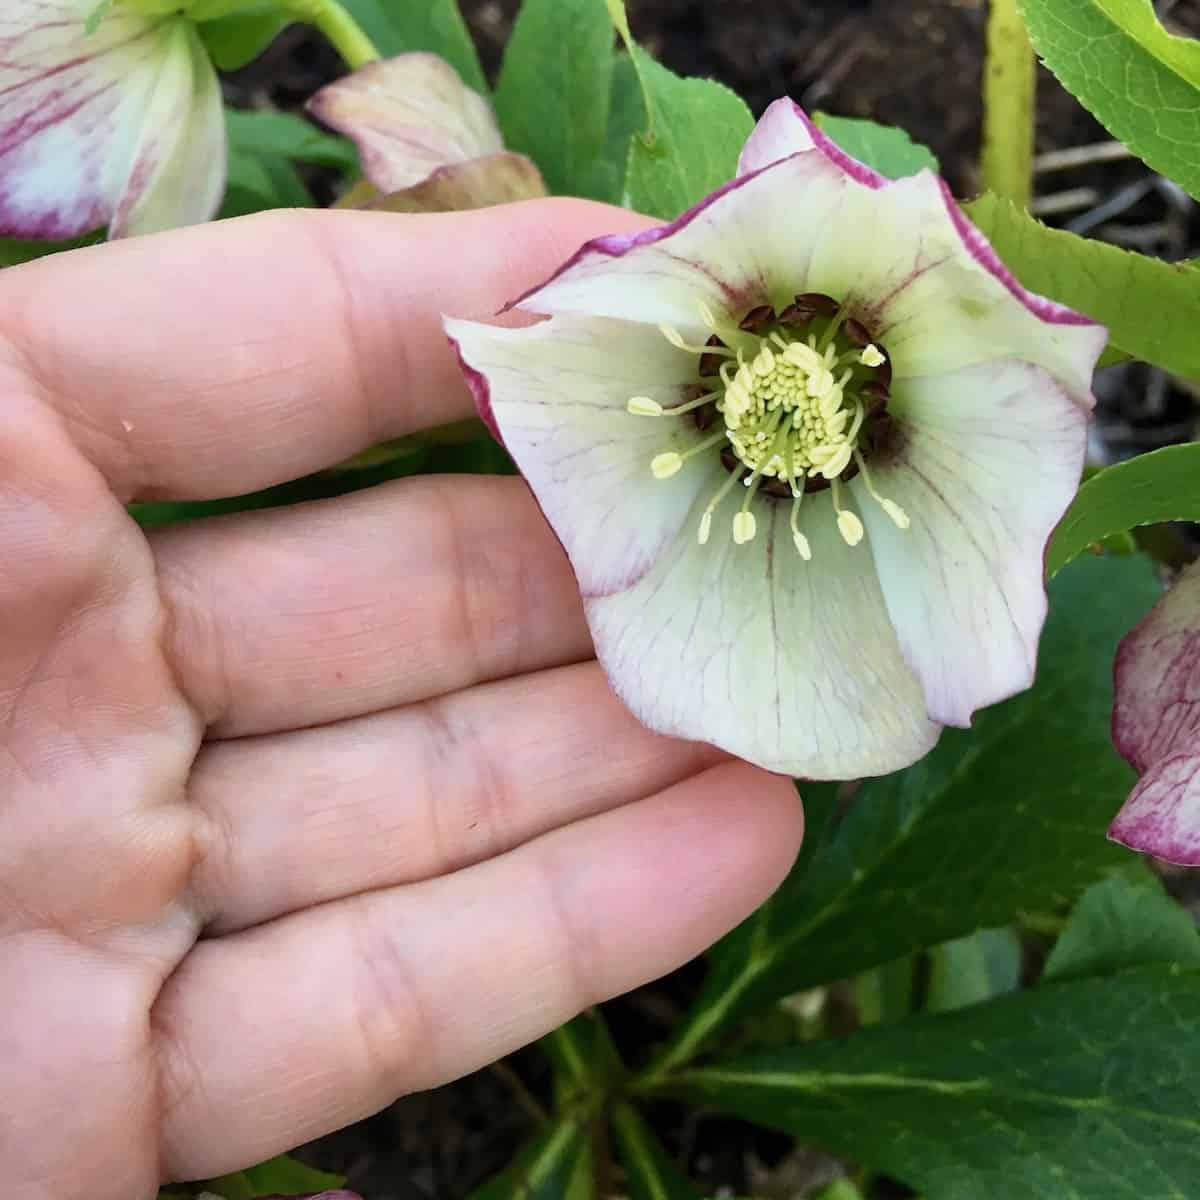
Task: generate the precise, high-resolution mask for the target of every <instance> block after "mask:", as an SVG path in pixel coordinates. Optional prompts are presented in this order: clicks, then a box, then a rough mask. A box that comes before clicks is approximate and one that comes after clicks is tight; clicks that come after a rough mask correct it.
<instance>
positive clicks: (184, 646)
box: [0, 201, 801, 1200]
mask: <svg viewBox="0 0 1200 1200" xmlns="http://www.w3.org/2000/svg"><path fill="white" fill-rule="evenodd" d="M638 221H639V218H636V217H633V216H631V215H630V214H628V213H621V212H618V211H616V210H611V209H604V208H599V207H598V206H594V205H587V204H584V203H582V202H571V201H567V202H564V201H546V202H538V203H533V204H529V205H524V206H520V207H516V208H511V209H506V210H502V209H492V210H487V211H482V212H475V213H466V214H458V215H446V216H434V217H407V218H397V217H393V216H380V215H376V214H359V213H320V214H299V213H291V214H272V215H267V216H263V217H259V218H251V219H248V220H244V221H238V222H231V223H227V224H219V225H212V226H206V227H202V228H198V229H193V230H187V231H183V232H179V233H175V234H169V235H165V236H162V237H156V238H148V239H145V240H140V241H134V242H129V243H121V244H114V245H110V246H103V247H97V248H95V249H91V250H85V251H81V252H77V253H72V254H69V255H63V256H60V257H56V258H52V259H48V260H44V261H42V262H38V263H35V264H32V265H30V266H27V267H21V268H17V269H12V270H8V271H5V272H4V273H3V276H2V277H0V388H2V390H0V1064H3V1065H2V1067H0V1075H2V1076H3V1084H2V1086H0V1162H2V1163H3V1164H4V1171H3V1174H4V1184H5V1195H6V1196H7V1197H11V1198H15V1200H75V1198H76V1197H78V1198H81V1200H82V1198H84V1197H87V1200H109V1198H111V1200H140V1198H143V1197H151V1196H153V1194H154V1190H155V1188H156V1187H157V1185H158V1184H159V1182H160V1181H161V1180H168V1179H190V1178H198V1177H210V1176H213V1175H216V1174H219V1173H222V1172H226V1171H231V1170H235V1169H238V1168H240V1167H243V1166H246V1165H248V1164H250V1163H253V1162H256V1161H259V1160H262V1159H264V1158H267V1157H269V1156H270V1155H272V1154H275V1153H277V1152H279V1151H281V1150H285V1149H287V1148H288V1147H290V1146H293V1145H296V1144H298V1143H300V1142H303V1141H305V1140H308V1139H310V1138H313V1137H316V1136H318V1135H320V1134H322V1133H324V1132H326V1131H328V1130H330V1129H332V1128H335V1127H337V1126H340V1125H343V1124H345V1123H347V1122H350V1121H354V1120H356V1119H358V1118H360V1117H363V1116H365V1115H367V1114H368V1113H370V1112H372V1111H373V1110H376V1109H378V1108H380V1107H382V1106H383V1105H385V1104H387V1103H389V1102H390V1101H391V1100H393V1099H394V1098H395V1097H396V1096H397V1095H399V1094H401V1093H403V1092H406V1091H411V1090H413V1089H419V1088H428V1087H433V1086H435V1085H437V1084H439V1083H441V1082H444V1081H446V1080H449V1079H453V1078H454V1077H456V1076H459V1075H462V1074H464V1073H465V1072H468V1071H471V1070H474V1069H475V1068H477V1067H480V1066H482V1065H483V1064H485V1063H487V1062H489V1061H491V1060H494V1059H496V1058H498V1057H499V1056H501V1055H503V1054H505V1053H507V1052H508V1051H510V1050H512V1049H514V1048H515V1047H517V1046H520V1045H521V1044H522V1043H525V1042H528V1041H529V1040H531V1039H533V1038H536V1037H537V1036H539V1035H540V1034H542V1033H544V1032H546V1031H547V1030H549V1029H552V1028H553V1027H555V1026H557V1025H558V1024H560V1023H561V1022H563V1021H565V1020H566V1019H567V1018H569V1017H570V1016H572V1015H573V1014H574V1013H576V1012H578V1011H579V1010H580V1009H581V1008H583V1007H585V1006H586V1005H590V1004H593V1003H595V1002H597V1001H600V1000H604V999H605V998H607V997H610V996H612V995H614V994H616V993H619V992H623V991H625V990H627V989H629V988H632V987H635V986H637V985H638V984H641V983H643V982H645V981H646V980H649V979H652V978H654V977H655V976H657V975H660V974H662V973H663V972H665V971H668V970H670V969H671V968H673V967H675V966H677V965H678V964H680V963H682V962H683V961H685V960H686V959H688V958H690V957H691V956H693V955H695V954H697V953H699V952H700V951H701V950H703V949H704V948H705V947H706V946H707V945H708V944H709V943H711V942H712V941H713V940H714V939H715V938H717V937H718V936H719V935H720V934H722V933H723V932H725V931H726V930H727V929H729V928H730V927H731V926H732V925H733V924H735V923H736V922H737V921H738V920H740V919H741V918H742V917H744V916H745V915H746V914H747V913H749V912H750V911H751V910H752V909H753V908H754V907H755V906H756V905H757V904H759V903H760V901H762V900H763V899H764V898H765V897H766V896H767V894H768V893H769V892H770V891H771V890H772V888H773V887H774V886H775V885H776V884H777V883H778V881H779V880H780V878H781V877H782V875H783V874H784V872H785V871H786V869H787V867H788V865H789V864H790V862H791V859H792V857H793V855H794V853H795V851H796V848H797V845H798V843H799V839H800V833H801V817H800V812H799V806H798V804H797V802H796V797H795V793H794V790H793V788H792V786H791V784H790V783H789V782H788V781H787V780H784V779H780V778H777V777H774V776H771V775H767V774H765V773H764V772H762V771H759V770H756V769H754V768H751V767H748V766H745V765H743V764H740V763H735V762H732V761H729V760H726V759H724V758H723V757H722V756H721V755H719V754H718V753H717V752H715V751H713V750H712V749H710V748H708V747H704V746H701V745H695V744H687V743H682V742H673V741H669V740H666V739H663V738H660V737H657V736H654V735H652V734H650V733H648V732H647V731H645V730H644V729H642V728H641V727H639V726H638V725H637V723H636V722H635V721H634V720H633V719H632V718H631V717H630V716H629V715H628V714H627V713H626V712H625V711H624V710H623V709H622V707H621V706H620V705H619V704H618V702H617V701H616V700H615V699H614V698H613V697H612V695H611V694H610V693H609V691H608V689H607V687H606V685H605V681H604V679H603V677H602V675H601V673H600V671H599V669H598V667H597V666H596V664H595V662H594V661H592V660H591V649H590V645H589V641H588V636H587V630H586V627H585V625H584V621H583V617H582V612H581V607H580V602H579V597H578V594H577V592H576V590H575V588H574V584H573V580H572V577H571V574H570V571H569V568H568V566H567V563H566V560H565V558H564V556H563V554H562V552H561V550H560V549H559V547H558V545H557V543H556V542H555V540H554V538H553V536H552V535H551V533H550V531H549V530H548V528H547V527H546V525H545V524H544V522H543V521H542V519H541V516H540V514H539V512H538V510H537V507H536V505H535V504H534V503H533V501H532V499H531V497H530V495H529V493H528V492H527V490H526V488H525V486H524V485H523V484H522V483H521V481H520V480H516V479H508V478H477V477H461V478H450V477H441V478H432V477H431V478H415V479H412V480H405V481H400V482H398V483H395V484H391V485H387V486H382V487H378V488H375V489H372V490H368V491H365V492H360V493H358V494H356V495H353V496H348V497H344V498H342V499H338V500H334V501H328V502H320V503H313V504H307V505H304V506H302V507H297V508H291V509H279V510H275V511H267V512H253V513H245V514H240V515H237V516H234V517H230V518H225V519H220V520H212V521H203V522H198V523H196V524H193V525H189V526H181V527H177V528H173V529H168V530H166V531H164V532H161V533H158V534H155V535H154V536H151V537H147V536H145V535H144V534H143V533H142V532H141V531H140V530H139V529H138V527H137V526H136V525H135V524H134V522H133V521H132V520H131V519H130V518H129V517H128V516H127V514H126V511H125V508H124V505H125V504H126V503H127V502H129V501H132V500H135V499H150V498H176V499H189V498H200V497H209V498H210V497H214V496H218V495H233V494H238V493H241V492H247V491H251V490H253V489H257V488H262V487H265V486H267V485H269V484H273V483H277V482H279V481H282V480H286V479H290V478H294V477H296V476H299V475H302V474H305V473H307V472H311V471H314V470H317V469H319V468H321V467H325V466H328V465H330V464H333V463H335V462H337V461H339V460H341V459H344V458H346V457H347V456H349V455H351V454H353V453H355V452H356V451H359V450H361V449H363V448H365V447H366V446H368V445H370V444H372V443H375V442H378V441H381V440H383V439H386V438H393V437H397V436H400V435H402V434H405V433H410V432H412V431H415V430H419V429H421V428H422V427H424V426H429V425H433V424H438V423H442V422H446V421H450V420H455V419H459V418H462V417H465V416H468V415H470V414H471V407H470V401H469V398H468V396H467V394H466V391H465V389H464V387H463V386H462V384H461V381H460V379H459V377H458V373H457V368H456V366H455V364H454V361H453V358H452V356H451V354H450V352H449V349H448V347H447V345H446V343H445V341H444V339H443V337H442V335H441V332H440V326H439V321H438V315H439V313H440V312H442V311H447V312H453V313H455V314H458V315H467V316H472V315H473V316H486V315H488V314H490V313H491V312H493V311H495V310H496V309H497V308H498V307H499V306H500V305H501V304H502V303H503V302H504V300H506V299H507V298H508V297H510V296H512V295H515V294H517V293H519V292H521V291H523V290H524V289H526V288H527V287H529V286H530V285H532V284H533V283H535V282H537V281H538V280H540V279H541V278H542V277H544V276H546V275H547V274H549V273H550V271H551V270H553V268H554V267H555V266H556V265H557V264H558V262H559V261H560V260H561V259H563V258H564V257H565V256H566V255H567V254H568V253H569V252H570V251H571V250H572V249H574V248H575V246H577V245H578V244H579V243H580V242H581V241H582V240H584V239H585V238H587V237H588V236H591V235H593V234H596V233H600V232H609V231H611V230H613V229H615V228H621V227H624V228H628V227H630V226H631V225H633V224H636V223H637V222H638Z"/></svg>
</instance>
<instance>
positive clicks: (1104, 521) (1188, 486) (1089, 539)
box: [1046, 442, 1200, 576]
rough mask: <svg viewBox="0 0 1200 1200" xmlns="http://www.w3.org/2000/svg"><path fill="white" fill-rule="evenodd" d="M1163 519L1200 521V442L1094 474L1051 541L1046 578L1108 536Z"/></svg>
mask: <svg viewBox="0 0 1200 1200" xmlns="http://www.w3.org/2000/svg"><path fill="white" fill-rule="evenodd" d="M1162 521H1200V443H1197V442H1189V443H1187V444H1186V445H1183V446H1164V447H1163V448H1162V449H1161V450H1152V451H1151V452H1150V453H1149V454H1140V455H1138V457H1137V458H1131V459H1129V460H1128V461H1126V462H1122V463H1115V464H1114V465H1113V466H1111V467H1105V468H1104V470H1103V471H1098V472H1097V473H1096V474H1095V475H1093V476H1092V477H1091V479H1089V480H1088V481H1087V482H1086V483H1085V484H1083V486H1082V487H1081V488H1080V489H1079V492H1078V493H1077V495H1076V496H1075V499H1074V500H1073V501H1072V502H1071V507H1070V508H1068V509H1067V512H1066V516H1064V517H1063V519H1062V521H1061V522H1060V523H1059V526H1058V528H1057V529H1056V530H1055V531H1054V536H1053V537H1052V538H1051V539H1050V545H1049V547H1048V548H1047V550H1046V574H1047V575H1048V576H1052V575H1054V574H1055V573H1056V572H1057V571H1059V570H1061V569H1062V568H1063V567H1064V566H1066V564H1067V563H1069V562H1071V561H1072V560H1073V559H1074V558H1075V557H1076V556H1077V555H1079V554H1082V553H1083V551H1084V550H1086V549H1087V548H1088V547H1089V546H1092V545H1095V544H1096V543H1097V542H1101V541H1103V540H1104V539H1105V538H1107V537H1111V536H1113V535H1114V534H1118V533H1124V532H1125V531H1126V530H1129V529H1136V528H1137V527H1138V526H1140V525H1156V524H1159V523H1160V522H1162Z"/></svg>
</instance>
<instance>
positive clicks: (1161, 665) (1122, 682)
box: [1108, 563, 1200, 867]
mask: <svg viewBox="0 0 1200 1200" xmlns="http://www.w3.org/2000/svg"><path fill="white" fill-rule="evenodd" d="M1115 674H1116V703H1115V704H1114V706H1113V741H1114V742H1115V743H1116V746H1117V749H1118V750H1119V751H1120V752H1121V754H1122V755H1123V756H1124V757H1125V758H1127V759H1128V760H1129V762H1130V764H1131V765H1132V766H1133V767H1134V768H1135V769H1136V770H1137V772H1138V773H1139V774H1140V775H1141V779H1139V780H1138V783H1137V786H1136V787H1135V788H1134V789H1133V792H1132V794H1131V795H1130V797H1129V799H1128V800H1127V801H1126V802H1125V806H1124V807H1123V808H1122V809H1121V811H1120V812H1119V813H1118V814H1117V819H1116V820H1115V821H1114V822H1113V823H1112V826H1111V828H1110V829H1109V831H1108V836H1109V837H1111V838H1112V839H1113V840H1114V841H1117V842H1120V843H1121V844H1122V845H1124V846H1128V847H1129V848H1130V849H1132V850H1142V851H1145V852H1146V853H1147V854H1153V855H1154V856H1155V857H1156V858H1162V859H1165V860H1166V861H1167V862H1173V863H1179V864H1180V865H1181V866H1185V867H1200V563H1197V564H1196V565H1195V566H1192V567H1190V568H1189V569H1188V570H1187V571H1185V572H1184V573H1183V575H1181V576H1180V578H1179V579H1178V581H1177V582H1176V583H1175V586H1174V587H1172V588H1171V590H1170V591H1169V592H1168V593H1167V594H1166V595H1165V596H1164V597H1163V598H1162V600H1160V601H1159V602H1158V604H1156V605H1155V606H1154V608H1153V609H1152V610H1151V611H1150V614H1149V615H1148V616H1147V617H1146V618H1145V620H1143V621H1142V622H1141V623H1140V624H1139V625H1138V626H1137V627H1136V628H1135V629H1134V630H1133V631H1132V632H1131V633H1130V634H1128V635H1127V636H1126V638H1125V640H1124V641H1123V642H1122V643H1121V646H1120V649H1118V651H1117V661H1116V670H1115Z"/></svg>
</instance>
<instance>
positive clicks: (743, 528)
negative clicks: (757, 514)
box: [733, 509, 758, 546]
mask: <svg viewBox="0 0 1200 1200" xmlns="http://www.w3.org/2000/svg"><path fill="white" fill-rule="evenodd" d="M757 532H758V522H757V521H756V520H755V518H754V514H753V513H752V512H748V511H747V510H745V509H742V510H740V511H739V512H736V513H734V514H733V540H734V542H735V543H736V544H737V545H739V546H744V545H745V544H746V543H747V542H752V541H754V535H755V534H756V533H757Z"/></svg>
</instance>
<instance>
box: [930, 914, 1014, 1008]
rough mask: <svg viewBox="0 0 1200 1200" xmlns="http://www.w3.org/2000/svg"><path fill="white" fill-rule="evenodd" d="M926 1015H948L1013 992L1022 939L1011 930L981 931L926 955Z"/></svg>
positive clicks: (955, 940)
mask: <svg viewBox="0 0 1200 1200" xmlns="http://www.w3.org/2000/svg"><path fill="white" fill-rule="evenodd" d="M929 958H930V963H929V987H928V990H927V992H926V995H925V1010H926V1011H927V1012H950V1011H951V1010H952V1009H956V1008H965V1007H966V1006H967V1005H968V1004H979V1003H982V1002H983V1001H984V1000H990V999H991V998H992V997H993V996H1002V995H1004V994H1005V993H1006V992H1015V991H1016V990H1017V988H1018V987H1019V986H1020V982H1021V939H1020V938H1019V937H1018V936H1017V934H1016V932H1015V931H1014V930H1013V929H1011V928H1007V927H1006V928H1003V929H980V930H979V931H978V932H976V933H972V934H970V935H969V936H968V937H965V938H955V939H954V941H952V942H943V943H942V944H941V945H940V946H934V947H933V949H932V950H930V952H929Z"/></svg>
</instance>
